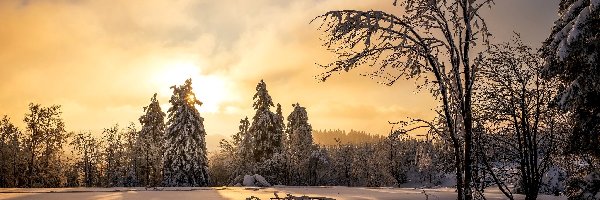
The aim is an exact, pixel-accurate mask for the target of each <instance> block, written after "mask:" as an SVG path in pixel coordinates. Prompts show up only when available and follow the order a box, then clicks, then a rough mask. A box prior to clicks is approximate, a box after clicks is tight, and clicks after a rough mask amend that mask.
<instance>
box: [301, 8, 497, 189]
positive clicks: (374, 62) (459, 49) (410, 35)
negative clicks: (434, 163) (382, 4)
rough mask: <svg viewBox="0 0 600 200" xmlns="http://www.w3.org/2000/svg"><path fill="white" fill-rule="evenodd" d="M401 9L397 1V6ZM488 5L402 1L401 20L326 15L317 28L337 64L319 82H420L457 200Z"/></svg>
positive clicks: (467, 168) (369, 14)
mask: <svg viewBox="0 0 600 200" xmlns="http://www.w3.org/2000/svg"><path fill="white" fill-rule="evenodd" d="M397 3H398V2H396V1H394V5H397ZM491 4H493V1H492V0H455V1H448V0H407V1H404V2H401V3H400V8H403V10H402V11H403V12H404V13H405V14H404V15H403V16H401V17H398V16H395V15H393V14H389V13H386V12H383V11H357V10H340V11H329V12H327V13H325V14H323V15H320V16H318V17H316V18H315V19H313V21H315V20H320V21H322V24H321V26H320V27H319V30H323V31H324V32H325V34H324V36H325V38H324V41H325V44H324V46H326V47H327V48H329V49H330V50H331V51H333V52H335V53H336V54H337V61H335V62H333V63H330V64H327V65H324V66H323V67H324V68H326V69H327V71H326V72H325V73H323V74H322V75H321V76H320V78H321V80H322V81H325V80H326V79H327V78H329V77H330V76H331V75H332V74H333V73H338V72H341V71H346V72H347V71H349V70H351V69H354V68H356V67H358V66H364V65H367V66H370V67H372V68H374V70H373V71H372V72H371V73H369V74H366V75H367V76H369V77H371V78H377V79H380V80H383V83H385V84H387V85H392V84H394V83H395V82H396V81H398V80H399V79H400V78H402V77H405V78H414V79H419V78H424V80H423V86H427V87H429V88H430V91H431V92H432V94H433V95H434V96H436V97H438V99H439V100H441V102H442V112H440V114H441V116H442V117H443V118H444V122H445V124H444V125H445V127H446V130H447V131H444V132H438V133H440V134H445V135H447V136H448V137H449V138H451V140H452V142H451V143H452V146H453V149H454V156H455V168H456V177H457V191H458V199H472V198H473V194H472V190H471V183H472V182H473V181H472V178H473V174H472V164H473V155H472V153H473V130H472V128H473V115H472V109H471V108H472V96H473V85H474V82H475V77H476V74H477V71H478V67H477V62H475V61H476V60H477V57H475V58H473V52H474V46H475V45H477V44H483V45H487V44H488V39H487V38H488V36H489V35H490V34H489V32H488V30H487V26H486V24H485V21H484V19H483V18H482V17H481V15H480V14H479V11H480V10H481V8H483V7H489V6H491Z"/></svg>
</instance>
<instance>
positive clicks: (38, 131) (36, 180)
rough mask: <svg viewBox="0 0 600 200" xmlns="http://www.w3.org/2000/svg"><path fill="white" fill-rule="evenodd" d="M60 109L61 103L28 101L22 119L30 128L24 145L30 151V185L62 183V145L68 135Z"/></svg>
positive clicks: (45, 185) (58, 184)
mask: <svg viewBox="0 0 600 200" xmlns="http://www.w3.org/2000/svg"><path fill="white" fill-rule="evenodd" d="M61 113H62V112H61V111H60V106H58V105H54V106H50V107H42V106H41V105H39V104H33V103H31V104H29V113H28V114H26V115H25V119H24V120H23V121H24V122H25V125H26V128H27V129H26V134H25V137H24V139H23V146H24V148H25V151H26V153H27V154H28V155H27V159H28V163H27V169H26V170H27V179H28V180H27V186H28V187H35V186H37V187H40V186H43V187H59V186H60V184H61V178H62V177H61V175H62V170H63V168H62V166H61V164H62V160H61V156H62V153H63V152H62V148H63V144H65V143H66V139H67V136H68V134H67V132H66V131H65V124H64V122H63V120H62V118H61V117H60V115H61Z"/></svg>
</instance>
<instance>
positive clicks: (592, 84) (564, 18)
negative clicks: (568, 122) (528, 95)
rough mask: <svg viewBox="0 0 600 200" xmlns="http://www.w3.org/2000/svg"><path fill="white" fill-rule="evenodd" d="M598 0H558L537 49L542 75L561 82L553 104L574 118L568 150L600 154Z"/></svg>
mask: <svg viewBox="0 0 600 200" xmlns="http://www.w3.org/2000/svg"><path fill="white" fill-rule="evenodd" d="M599 8H600V2H599V1H598V0H561V2H560V8H559V11H558V13H559V15H560V17H559V19H558V20H556V22H554V27H553V28H552V32H551V33H550V36H549V37H548V38H547V39H546V41H545V42H544V44H543V47H542V49H541V50H540V52H541V53H542V56H543V57H544V59H545V65H544V69H543V77H544V78H546V79H555V80H558V82H559V83H560V87H559V92H558V94H557V95H556V97H555V99H554V103H555V105H556V106H558V107H559V108H561V109H563V110H565V111H570V112H572V113H573V114H574V116H573V117H574V118H575V119H576V120H575V121H576V125H575V129H574V130H573V133H572V134H571V138H570V141H571V145H570V149H571V150H572V151H573V152H574V153H577V152H578V153H591V154H595V155H596V156H597V157H600V148H598V147H599V146H600V136H599V135H598V133H599V132H600V126H599V124H600V103H599V102H598V101H597V99H599V98H600V87H598V83H599V82H600V65H599V64H598V62H599V61H600V51H599V49H600V9H599Z"/></svg>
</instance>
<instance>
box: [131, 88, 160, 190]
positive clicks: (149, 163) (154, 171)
mask: <svg viewBox="0 0 600 200" xmlns="http://www.w3.org/2000/svg"><path fill="white" fill-rule="evenodd" d="M144 112H145V114H144V115H142V116H141V117H140V118H139V121H140V124H141V125H142V129H141V130H140V133H139V137H138V141H137V148H138V150H139V154H140V156H139V158H138V159H139V161H140V163H139V164H140V166H139V168H140V172H139V176H140V177H139V178H140V184H141V185H143V186H157V185H159V184H160V182H161V180H162V177H161V174H162V150H163V149H162V147H163V144H164V138H163V136H164V134H165V113H164V112H163V111H162V110H161V108H160V104H159V102H158V100H157V99H156V93H155V94H154V96H152V98H151V99H150V104H149V105H148V106H146V107H144Z"/></svg>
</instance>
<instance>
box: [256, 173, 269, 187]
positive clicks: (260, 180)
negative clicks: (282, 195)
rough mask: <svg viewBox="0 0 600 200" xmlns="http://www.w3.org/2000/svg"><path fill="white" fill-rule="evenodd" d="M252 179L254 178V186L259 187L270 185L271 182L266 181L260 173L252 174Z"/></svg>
mask: <svg viewBox="0 0 600 200" xmlns="http://www.w3.org/2000/svg"><path fill="white" fill-rule="evenodd" d="M254 179H255V180H256V186H259V187H271V184H270V183H269V182H267V180H266V179H265V178H264V177H262V176H261V175H258V174H254Z"/></svg>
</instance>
